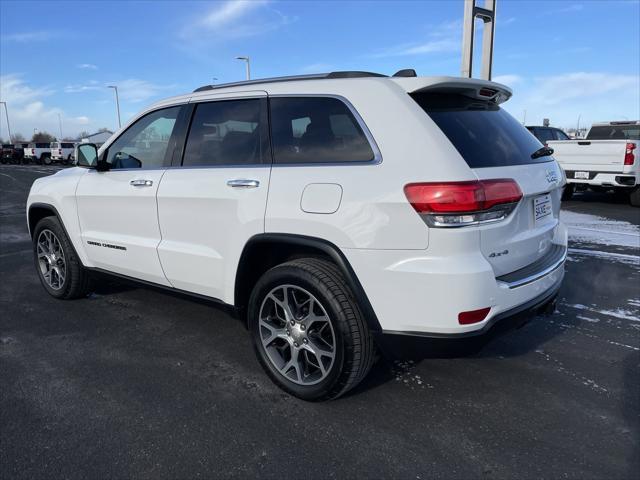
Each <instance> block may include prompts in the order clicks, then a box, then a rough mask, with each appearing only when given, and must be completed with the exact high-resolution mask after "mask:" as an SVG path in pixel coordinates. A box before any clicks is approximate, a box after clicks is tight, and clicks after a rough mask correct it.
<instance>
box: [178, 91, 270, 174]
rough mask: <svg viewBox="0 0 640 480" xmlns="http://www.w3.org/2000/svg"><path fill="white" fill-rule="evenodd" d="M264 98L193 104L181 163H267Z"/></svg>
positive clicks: (267, 144) (267, 142)
mask: <svg viewBox="0 0 640 480" xmlns="http://www.w3.org/2000/svg"><path fill="white" fill-rule="evenodd" d="M267 132H268V128H267V118H266V100H261V99H248V100H225V101H218V102H210V103H200V104H198V105H197V106H196V110H195V113H194V115H193V120H192V121H191V128H190V129H189V136H188V137H187V145H186V147H185V152H184V160H183V162H182V165H184V166H195V165H255V164H259V163H262V162H263V161H267V162H268V148H269V139H268V136H267Z"/></svg>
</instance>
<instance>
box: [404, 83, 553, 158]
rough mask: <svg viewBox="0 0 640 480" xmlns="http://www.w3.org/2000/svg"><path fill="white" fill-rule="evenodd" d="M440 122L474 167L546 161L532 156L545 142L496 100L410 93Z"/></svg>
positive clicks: (444, 131)
mask: <svg viewBox="0 0 640 480" xmlns="http://www.w3.org/2000/svg"><path fill="white" fill-rule="evenodd" d="M411 96H412V97H413V99H414V100H415V101H416V102H417V103H418V105H420V106H421V107H422V109H423V110H424V111H425V112H426V113H427V114H428V115H429V117H431V119H432V120H433V121H434V122H435V123H436V125H438V127H439V128H440V130H442V132H443V133H444V134H445V135H446V136H447V138H448V139H449V141H450V142H451V143H452V144H453V146H454V147H455V148H456V149H457V150H458V152H460V155H462V158H464V159H465V161H466V162H467V164H468V165H469V167H471V168H484V167H505V166H511V165H525V164H530V163H543V162H549V161H551V160H553V158H552V157H549V156H546V157H539V158H536V159H532V158H531V154H532V153H533V152H535V151H536V150H538V149H540V148H541V147H542V145H541V144H540V142H538V140H536V138H535V137H533V136H532V135H531V134H530V133H529V132H528V131H527V129H526V128H525V127H523V126H522V125H521V124H520V123H519V122H518V121H517V120H516V119H514V118H513V117H512V116H511V115H509V114H508V113H507V112H505V111H504V110H503V109H501V108H500V107H499V106H498V105H496V104H495V103H493V102H488V101H484V100H477V99H473V98H469V97H465V96H463V95H455V94H437V93H418V94H413V95H411Z"/></svg>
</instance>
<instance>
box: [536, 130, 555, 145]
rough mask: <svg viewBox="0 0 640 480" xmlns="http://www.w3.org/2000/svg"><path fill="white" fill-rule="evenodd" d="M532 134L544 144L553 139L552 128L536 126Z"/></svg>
mask: <svg viewBox="0 0 640 480" xmlns="http://www.w3.org/2000/svg"><path fill="white" fill-rule="evenodd" d="M533 134H534V135H535V136H536V138H537V139H538V140H540V141H541V142H542V143H544V144H546V143H547V142H548V141H549V140H555V137H554V135H553V130H551V129H550V128H536V129H535V131H534V133H533Z"/></svg>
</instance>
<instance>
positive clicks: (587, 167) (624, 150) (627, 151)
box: [547, 121, 640, 207]
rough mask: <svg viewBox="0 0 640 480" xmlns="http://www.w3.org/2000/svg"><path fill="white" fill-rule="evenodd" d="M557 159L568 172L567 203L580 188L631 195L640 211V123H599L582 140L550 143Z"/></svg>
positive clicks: (565, 195)
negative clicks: (621, 192)
mask: <svg viewBox="0 0 640 480" xmlns="http://www.w3.org/2000/svg"><path fill="white" fill-rule="evenodd" d="M547 144H548V146H549V147H551V148H553V150H554V157H555V159H556V160H557V161H558V163H559V164H560V166H561V167H562V168H563V169H564V171H565V174H566V176H567V187H566V188H565V194H564V197H563V198H564V199H568V198H571V195H572V194H573V192H574V191H575V189H576V188H590V189H592V190H615V191H625V192H628V193H629V200H630V202H631V205H633V206H635V207H640V186H639V185H640V158H638V156H639V155H640V149H639V148H638V147H639V146H640V122H639V121H620V122H607V123H595V124H593V126H592V127H591V129H590V130H589V133H587V136H586V138H584V139H582V140H563V141H560V140H550V141H548V142H547Z"/></svg>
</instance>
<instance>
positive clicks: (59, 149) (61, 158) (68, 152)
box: [51, 142, 76, 165]
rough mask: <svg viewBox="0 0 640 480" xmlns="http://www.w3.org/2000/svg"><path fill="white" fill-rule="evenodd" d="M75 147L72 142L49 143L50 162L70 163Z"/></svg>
mask: <svg viewBox="0 0 640 480" xmlns="http://www.w3.org/2000/svg"><path fill="white" fill-rule="evenodd" d="M75 147H76V146H75V144H74V143H73V142H51V161H52V162H61V163H62V164H64V165H66V164H67V163H70V162H71V159H72V158H73V152H74V149H75Z"/></svg>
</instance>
